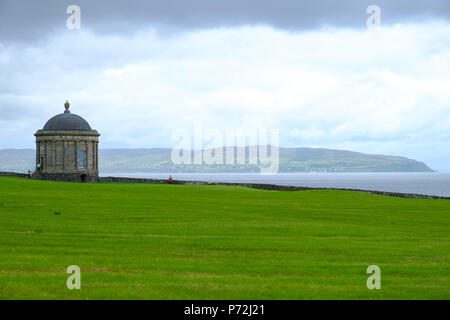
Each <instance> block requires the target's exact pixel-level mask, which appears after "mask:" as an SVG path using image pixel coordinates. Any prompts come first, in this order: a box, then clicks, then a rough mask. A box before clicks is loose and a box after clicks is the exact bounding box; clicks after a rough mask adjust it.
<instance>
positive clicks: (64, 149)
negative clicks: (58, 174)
mask: <svg viewBox="0 0 450 320" xmlns="http://www.w3.org/2000/svg"><path fill="white" fill-rule="evenodd" d="M66 150H67V141H65V140H64V142H63V150H62V151H63V171H66V153H67V151H66Z"/></svg>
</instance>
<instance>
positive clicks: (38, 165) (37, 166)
mask: <svg viewBox="0 0 450 320" xmlns="http://www.w3.org/2000/svg"><path fill="white" fill-rule="evenodd" d="M36 168H37V171H41V164H40V163H38V164H37V165H36Z"/></svg>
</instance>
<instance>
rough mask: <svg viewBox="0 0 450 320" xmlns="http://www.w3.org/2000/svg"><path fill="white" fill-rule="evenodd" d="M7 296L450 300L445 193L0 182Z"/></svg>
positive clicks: (0, 264) (1, 267) (0, 289)
mask: <svg viewBox="0 0 450 320" xmlns="http://www.w3.org/2000/svg"><path fill="white" fill-rule="evenodd" d="M55 212H61V214H60V215H55V214H54V213H55ZM373 264H374V265H378V266H379V267H380V268H381V290H368V289H367V287H366V280H367V278H368V276H369V275H368V274H366V268H367V267H368V266H369V265H373ZM69 265H78V266H79V267H80V268H81V290H68V289H67V287H66V280H67V278H68V276H69V275H68V274H67V273H66V268H67V267H68V266H69ZM0 298H1V299H449V298H450V201H447V200H416V199H404V198H391V197H384V196H378V195H372V194H365V193H358V192H348V191H326V190H323V191H297V192H282V191H265V190H256V189H247V188H241V187H225V186H183V185H150V184H121V183H112V184H77V183H59V182H49V181H34V180H26V179H21V178H7V177H0Z"/></svg>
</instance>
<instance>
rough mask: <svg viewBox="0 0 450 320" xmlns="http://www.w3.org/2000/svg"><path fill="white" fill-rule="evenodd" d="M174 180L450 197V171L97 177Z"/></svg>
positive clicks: (123, 175) (104, 174)
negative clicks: (170, 178)
mask: <svg viewBox="0 0 450 320" xmlns="http://www.w3.org/2000/svg"><path fill="white" fill-rule="evenodd" d="M169 175H171V176H172V178H173V179H174V180H187V181H207V182H229V183H264V184H275V185H285V186H295V187H316V188H342V189H361V190H373V191H385V192H399V193H414V194H424V195H433V196H441V197H450V172H386V173H378V172H377V173H372V172H370V173H315V172H314V173H277V174H275V175H262V174H260V173H176V172H175V173H170V172H167V173H159V172H158V173H149V172H145V173H144V172H111V173H110V172H101V173H100V176H102V177H107V176H115V177H130V178H146V179H168V178H169Z"/></svg>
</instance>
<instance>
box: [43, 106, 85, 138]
mask: <svg viewBox="0 0 450 320" xmlns="http://www.w3.org/2000/svg"><path fill="white" fill-rule="evenodd" d="M64 106H65V108H66V110H65V111H64V113H61V114H58V115H56V116H54V117H53V118H51V119H50V120H48V121H47V123H46V124H45V126H44V128H42V130H43V131H53V130H72V131H91V130H92V129H91V126H90V125H89V123H88V122H87V121H86V120H84V119H83V118H82V117H80V116H78V115H76V114H73V113H71V112H70V111H69V106H70V104H69V102H68V101H66V103H65V104H64Z"/></svg>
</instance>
